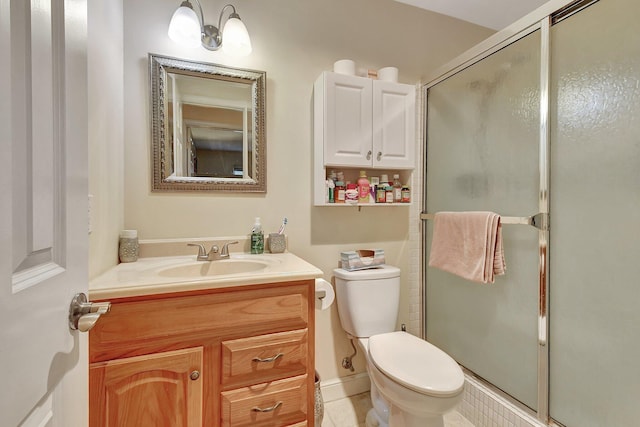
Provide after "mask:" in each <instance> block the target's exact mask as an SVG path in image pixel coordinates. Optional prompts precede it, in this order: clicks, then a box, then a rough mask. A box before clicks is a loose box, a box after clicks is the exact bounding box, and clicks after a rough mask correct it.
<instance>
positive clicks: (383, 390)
mask: <svg viewBox="0 0 640 427" xmlns="http://www.w3.org/2000/svg"><path fill="white" fill-rule="evenodd" d="M333 275H334V277H335V283H336V296H337V304H338V314H339V315H340V323H341V324H342V328H343V329H344V330H345V331H346V332H347V334H348V335H349V337H350V338H353V339H356V340H357V341H358V344H359V346H360V348H361V349H362V351H363V352H364V354H365V356H366V359H367V372H368V374H369V378H370V380H371V402H372V406H373V408H372V409H371V410H370V411H369V413H368V414H367V419H366V424H367V427H387V426H391V427H404V426H406V427H418V426H420V427H443V426H444V420H443V416H444V414H445V413H447V412H449V411H451V410H453V409H454V408H455V407H456V406H457V405H458V404H459V403H460V401H461V400H462V391H463V388H464V374H463V372H462V369H461V368H460V366H459V365H458V364H457V363H456V361H455V360H453V359H452V358H451V357H450V356H449V355H448V354H446V353H445V352H444V351H442V350H440V349H439V348H438V347H436V346H434V345H432V344H430V343H428V342H427V341H425V340H422V339H420V338H417V337H415V336H413V335H411V334H408V333H406V332H394V330H395V326H396V321H397V318H398V307H399V303H400V269H398V268H396V267H392V266H389V265H383V266H381V267H379V268H375V269H368V270H358V271H347V270H344V269H342V268H337V269H335V270H333Z"/></svg>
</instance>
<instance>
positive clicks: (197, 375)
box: [189, 371, 200, 381]
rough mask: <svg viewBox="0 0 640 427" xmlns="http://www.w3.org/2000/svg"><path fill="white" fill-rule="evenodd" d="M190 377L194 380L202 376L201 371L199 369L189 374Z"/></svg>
mask: <svg viewBox="0 0 640 427" xmlns="http://www.w3.org/2000/svg"><path fill="white" fill-rule="evenodd" d="M189 378H191V379H192V380H193V381H195V380H197V379H198V378H200V372H198V371H193V372H191V374H189Z"/></svg>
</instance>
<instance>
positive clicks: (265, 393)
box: [221, 375, 307, 427]
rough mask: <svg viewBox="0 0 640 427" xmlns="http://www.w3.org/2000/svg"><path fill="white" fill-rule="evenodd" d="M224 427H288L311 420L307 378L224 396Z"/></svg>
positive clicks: (273, 383) (232, 392) (303, 376)
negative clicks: (308, 418) (308, 416)
mask: <svg viewBox="0 0 640 427" xmlns="http://www.w3.org/2000/svg"><path fill="white" fill-rule="evenodd" d="M221 403H222V404H221V406H222V426H223V427H230V426H234V427H242V426H286V425H290V424H296V423H299V422H303V421H305V420H306V419H307V375H300V376H298V377H294V378H287V379H284V380H279V381H274V382H271V383H266V384H257V385H254V386H250V387H244V388H240V389H236V390H230V391H225V392H222V397H221Z"/></svg>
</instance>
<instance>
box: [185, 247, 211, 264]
mask: <svg viewBox="0 0 640 427" xmlns="http://www.w3.org/2000/svg"><path fill="white" fill-rule="evenodd" d="M187 246H196V247H197V248H198V261H200V260H202V258H204V259H206V258H207V250H206V249H205V248H204V245H201V244H200V243H187Z"/></svg>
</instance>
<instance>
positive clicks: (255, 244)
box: [251, 217, 264, 254]
mask: <svg viewBox="0 0 640 427" xmlns="http://www.w3.org/2000/svg"><path fill="white" fill-rule="evenodd" d="M251 253H252V254H261V253H264V233H263V232H262V224H260V217H256V222H255V223H254V224H253V228H252V229H251Z"/></svg>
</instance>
